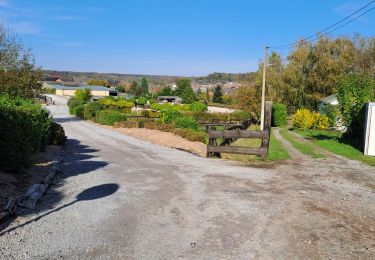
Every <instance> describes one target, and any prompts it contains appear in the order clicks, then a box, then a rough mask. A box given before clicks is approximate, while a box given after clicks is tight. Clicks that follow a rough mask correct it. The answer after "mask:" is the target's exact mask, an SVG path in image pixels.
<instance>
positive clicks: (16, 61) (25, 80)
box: [0, 24, 42, 98]
mask: <svg viewBox="0 0 375 260" xmlns="http://www.w3.org/2000/svg"><path fill="white" fill-rule="evenodd" d="M41 75H42V73H41V70H40V68H38V67H37V66H36V65H35V61H34V59H33V56H32V54H31V53H30V51H29V50H25V48H24V46H23V45H22V44H21V42H20V41H19V40H18V39H17V36H15V35H12V34H10V33H9V32H8V31H7V30H6V29H5V28H4V27H3V26H2V25H1V24H0V93H7V94H9V95H11V96H21V97H26V98H32V97H35V95H36V94H38V93H39V91H40V89H41V87H42V85H41V83H40V81H41Z"/></svg>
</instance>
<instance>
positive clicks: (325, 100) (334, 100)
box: [320, 94, 338, 105]
mask: <svg viewBox="0 0 375 260" xmlns="http://www.w3.org/2000/svg"><path fill="white" fill-rule="evenodd" d="M320 102H322V103H325V104H332V105H336V104H338V101H337V94H333V95H330V96H328V97H325V98H322V99H321V100H320Z"/></svg>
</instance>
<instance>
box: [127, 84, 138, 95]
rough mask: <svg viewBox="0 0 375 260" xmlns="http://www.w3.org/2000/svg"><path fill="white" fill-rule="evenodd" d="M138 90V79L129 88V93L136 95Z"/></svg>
mask: <svg viewBox="0 0 375 260" xmlns="http://www.w3.org/2000/svg"><path fill="white" fill-rule="evenodd" d="M137 90H138V83H137V82H136V81H133V82H132V85H131V86H130V89H129V94H133V95H135V94H136V93H137Z"/></svg>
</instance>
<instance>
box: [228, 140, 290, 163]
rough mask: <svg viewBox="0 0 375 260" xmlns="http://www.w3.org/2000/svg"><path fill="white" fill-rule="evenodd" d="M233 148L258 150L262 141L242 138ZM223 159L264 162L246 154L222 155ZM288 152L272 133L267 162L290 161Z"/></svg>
mask: <svg viewBox="0 0 375 260" xmlns="http://www.w3.org/2000/svg"><path fill="white" fill-rule="evenodd" d="M232 145H233V146H242V147H253V148H258V147H260V145H261V140H260V139H251V138H240V139H238V140H236V141H235V142H234V143H233V144H232ZM221 157H222V158H223V159H229V160H235V161H240V162H260V161H263V159H261V158H260V157H258V156H256V155H244V154H225V153H223V154H222V155H221ZM290 158H291V157H290V155H289V153H288V151H287V150H286V149H285V148H284V147H283V146H282V144H281V142H280V141H279V140H277V139H276V137H275V136H274V135H273V134H272V133H271V139H270V147H269V153H268V158H267V161H269V162H273V161H283V160H288V159H290Z"/></svg>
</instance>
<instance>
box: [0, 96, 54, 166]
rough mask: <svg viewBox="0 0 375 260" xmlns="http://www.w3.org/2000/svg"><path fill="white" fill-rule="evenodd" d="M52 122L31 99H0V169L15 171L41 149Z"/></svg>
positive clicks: (47, 137)
mask: <svg viewBox="0 0 375 260" xmlns="http://www.w3.org/2000/svg"><path fill="white" fill-rule="evenodd" d="M51 124H52V120H51V118H50V116H49V114H48V112H47V110H45V109H43V108H41V106H40V105H38V104H36V103H34V102H33V101H31V100H27V99H21V98H16V99H12V98H10V97H9V96H7V95H3V96H0V158H1V160H0V168H1V169H4V170H10V171H17V170H18V169H20V168H21V167H23V166H26V165H27V164H28V163H29V160H30V157H31V155H32V154H34V153H37V152H39V151H41V150H44V148H45V145H46V144H47V142H48V140H49V134H50V127H51Z"/></svg>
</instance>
